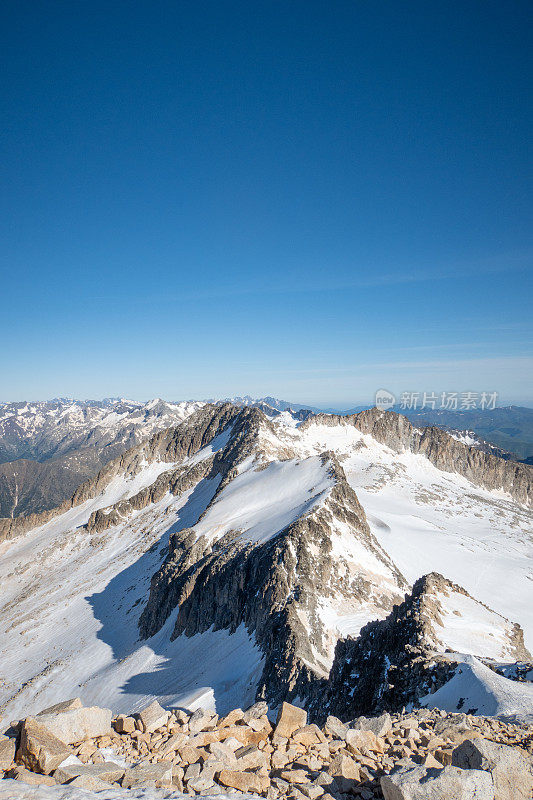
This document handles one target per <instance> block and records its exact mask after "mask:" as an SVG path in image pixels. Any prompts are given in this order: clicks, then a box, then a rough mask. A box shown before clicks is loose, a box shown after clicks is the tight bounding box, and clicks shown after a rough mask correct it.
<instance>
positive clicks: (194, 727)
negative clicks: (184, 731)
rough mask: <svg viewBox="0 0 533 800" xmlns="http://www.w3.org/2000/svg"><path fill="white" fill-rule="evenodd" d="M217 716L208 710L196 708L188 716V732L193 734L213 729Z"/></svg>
mask: <svg viewBox="0 0 533 800" xmlns="http://www.w3.org/2000/svg"><path fill="white" fill-rule="evenodd" d="M217 719H218V717H216V715H215V714H212V713H211V712H210V711H204V709H203V708H198V709H197V710H196V711H195V712H194V714H192V716H191V717H190V718H189V733H191V734H195V733H200V731H207V730H213V728H214V727H215V726H216V723H217Z"/></svg>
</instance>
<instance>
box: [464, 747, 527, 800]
mask: <svg viewBox="0 0 533 800" xmlns="http://www.w3.org/2000/svg"><path fill="white" fill-rule="evenodd" d="M452 764H453V765H454V766H456V767H460V768H461V769H481V770H486V771H487V772H490V774H491V775H492V780H493V783H494V793H495V800H530V798H531V794H532V791H533V776H532V774H531V764H530V763H529V762H528V760H527V759H526V758H525V757H524V756H523V755H522V753H521V752H520V750H518V749H517V748H516V747H508V746H507V745H504V744H496V742H491V741H489V740H487V739H480V738H479V739H478V738H476V739H474V740H466V741H464V742H463V743H462V744H460V745H459V747H456V748H455V750H454V751H453V753H452Z"/></svg>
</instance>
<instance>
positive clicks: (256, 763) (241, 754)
mask: <svg viewBox="0 0 533 800" xmlns="http://www.w3.org/2000/svg"><path fill="white" fill-rule="evenodd" d="M233 757H234V759H236V766H235V769H236V770H238V771H243V770H247V769H255V768H256V767H268V758H267V757H266V755H265V753H263V751H262V750H259V748H258V747H256V746H255V745H253V744H249V745H246V747H240V748H239V749H238V750H235V753H234V755H233Z"/></svg>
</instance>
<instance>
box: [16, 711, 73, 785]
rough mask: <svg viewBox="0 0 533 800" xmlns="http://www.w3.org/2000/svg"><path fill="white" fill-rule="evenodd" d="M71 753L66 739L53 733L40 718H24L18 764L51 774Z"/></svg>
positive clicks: (17, 758) (17, 757) (17, 756)
mask: <svg viewBox="0 0 533 800" xmlns="http://www.w3.org/2000/svg"><path fill="white" fill-rule="evenodd" d="M69 755H70V748H69V747H68V745H67V744H66V743H65V741H64V740H62V739H60V738H58V737H57V736H55V735H54V734H53V733H51V732H50V730H49V729H48V727H47V726H46V725H44V724H43V723H42V722H41V721H40V720H39V721H38V720H37V719H35V718H33V717H28V719H26V720H24V723H23V725H22V731H21V734H20V744H19V748H18V750H17V754H16V760H17V763H18V764H23V765H24V766H25V767H28V769H31V770H33V771H34V772H40V773H42V774H43V775H49V774H50V773H51V772H53V771H54V770H55V769H57V767H58V766H59V765H60V764H61V763H62V762H63V761H64V760H65V759H66V758H68V756H69Z"/></svg>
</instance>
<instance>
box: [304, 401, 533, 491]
mask: <svg viewBox="0 0 533 800" xmlns="http://www.w3.org/2000/svg"><path fill="white" fill-rule="evenodd" d="M316 423H320V424H322V425H330V426H335V425H353V426H354V427H355V428H357V429H358V430H360V431H361V432H362V433H366V434H369V435H370V436H372V437H373V438H374V439H375V440H376V441H378V442H380V443H381V444H384V445H386V446H387V447H390V448H391V449H392V450H395V451H396V452H402V451H403V450H409V451H411V452H412V453H415V454H420V455H423V456H425V457H426V458H427V459H428V460H429V461H430V462H431V463H432V464H433V465H434V466H435V467H437V468H438V469H441V470H443V471H445V472H454V473H456V474H457V475H462V476H463V477H464V478H467V480H469V481H471V482H472V483H474V484H477V485H478V486H482V487H483V488H485V489H496V490H501V491H503V492H506V493H507V494H509V495H510V496H511V497H512V498H513V499H514V500H516V501H517V502H518V503H521V504H523V505H528V506H529V505H531V504H532V502H533V468H532V467H530V466H528V465H526V464H520V463H516V462H514V461H506V460H504V459H501V458H498V457H497V456H494V455H491V454H490V453H485V452H483V451H481V450H479V449H477V448H474V447H469V446H468V445H467V444H465V443H464V442H461V441H458V440H457V439H455V438H454V437H453V436H451V435H450V434H449V433H446V431H443V430H441V428H434V427H429V428H416V427H414V425H412V424H411V423H410V422H409V420H408V419H407V417H404V416H402V415H401V414H396V413H395V412H393V411H381V410H379V409H377V408H372V409H369V410H368V411H362V412H361V413H359V414H351V415H348V416H338V415H336V414H317V415H314V416H312V417H309V418H308V420H306V421H305V422H303V423H302V427H303V428H305V426H306V425H307V426H309V425H312V424H316Z"/></svg>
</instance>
